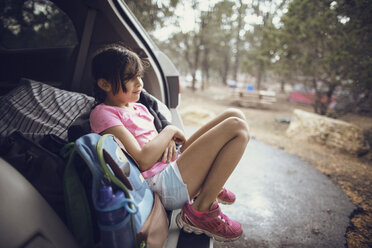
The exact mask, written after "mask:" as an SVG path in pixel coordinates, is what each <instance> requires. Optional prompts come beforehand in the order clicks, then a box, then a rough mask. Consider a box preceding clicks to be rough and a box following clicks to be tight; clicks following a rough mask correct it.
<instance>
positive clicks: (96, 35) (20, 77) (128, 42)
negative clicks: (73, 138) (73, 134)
mask: <svg viewBox="0 0 372 248" xmlns="http://www.w3.org/2000/svg"><path fill="white" fill-rule="evenodd" d="M0 4H1V8H0V9H1V10H0V11H1V12H2V13H1V17H0V28H1V31H0V32H1V35H0V64H1V66H0V116H1V121H0V125H1V129H0V143H1V142H4V140H5V138H6V137H7V136H8V135H10V134H11V133H12V132H13V131H20V132H24V133H26V134H28V135H29V137H30V138H31V139H33V138H34V140H37V139H36V138H35V137H38V136H37V135H38V134H39V135H43V134H46V133H51V134H56V135H57V136H59V137H61V138H62V139H66V138H67V136H66V135H67V128H68V126H69V125H70V124H71V123H72V122H73V121H74V120H75V119H76V118H77V117H78V116H79V115H81V114H83V113H85V112H86V111H88V110H89V109H90V107H91V106H92V104H93V98H92V97H91V96H92V88H93V78H92V76H91V69H90V62H91V58H92V55H93V54H94V52H95V51H96V50H97V49H98V48H99V47H101V46H103V45H105V44H110V43H114V42H120V43H121V44H124V45H125V46H127V47H128V48H130V49H132V50H133V51H135V52H137V53H138V54H139V55H140V57H141V58H143V59H145V60H147V62H148V63H149V65H150V66H149V67H148V68H147V70H146V73H145V74H144V76H143V81H144V88H145V90H146V91H147V92H149V93H150V94H151V95H152V96H154V97H155V99H156V100H157V101H158V102H159V104H160V106H161V109H162V110H163V111H164V115H165V116H166V117H167V118H168V119H169V121H170V122H171V123H172V124H174V125H176V126H178V127H180V128H182V121H181V119H180V116H179V114H178V112H177V106H178V103H179V97H180V91H179V87H180V86H179V74H178V71H177V69H176V68H175V66H174V65H173V63H172V62H171V60H170V59H169V58H168V57H167V56H166V55H165V54H164V53H162V52H161V51H160V50H159V49H158V48H157V46H156V45H155V44H154V43H153V42H152V41H151V39H150V38H149V36H148V34H147V33H146V31H145V30H144V29H143V28H142V26H141V25H140V24H139V22H138V20H137V19H136V17H135V16H134V15H133V14H132V13H131V12H130V10H129V8H128V7H127V6H126V4H125V1H123V0H12V1H10V0H0ZM25 92H31V93H32V94H31V95H30V94H26V93H25ZM45 92H49V95H53V98H49V97H46V98H48V100H45V99H44V100H43V99H42V97H43V96H44V97H45V94H44V95H43V93H45ZM50 92H51V93H50ZM60 95H63V96H64V97H60ZM61 98H63V99H64V100H63V102H60V99H61ZM35 99H36V100H35ZM40 99H41V100H40ZM76 99H80V100H79V101H81V102H83V103H84V104H82V103H80V104H78V106H74V108H73V107H67V106H69V105H73V103H71V101H76ZM36 105H43V107H42V109H43V111H45V115H44V114H40V115H37V116H36V117H35V115H33V114H31V112H30V111H29V109H30V106H36ZM35 108H36V107H35ZM53 108H55V109H58V110H60V113H59V112H58V113H59V114H57V111H53V112H50V113H49V112H48V111H49V110H50V109H53ZM25 110H27V111H28V112H27V111H25ZM42 113H44V112H42ZM19 116H22V118H20V117H19ZM25 116H26V117H25ZM55 116H58V118H60V119H57V120H55V122H56V123H57V124H56V126H58V128H59V129H58V128H57V129H56V128H49V126H48V122H49V121H51V119H53V118H54V117H55ZM52 117H53V118H52ZM27 118H29V119H30V120H29V122H26V121H25V119H27ZM68 118H69V119H68ZM30 123H31V124H30ZM37 141H38V140H37ZM0 196H1V199H2V203H1V207H0V218H1V220H2V221H1V225H0V247H79V246H78V245H77V243H76V240H75V238H74V237H73V235H72V234H71V232H70V230H68V228H67V227H66V225H65V224H64V222H63V221H62V220H61V219H60V218H59V217H58V215H57V214H56V213H55V211H54V210H53V209H52V208H51V207H50V206H49V204H48V203H47V202H46V201H45V199H43V197H42V196H41V195H40V194H39V193H38V192H37V190H36V189H35V188H34V187H33V186H32V185H31V184H30V183H29V182H28V181H27V180H26V179H25V178H24V177H23V176H22V175H21V174H20V173H19V172H17V170H16V169H14V168H13V166H12V165H11V164H10V163H9V162H7V161H5V160H4V159H3V158H1V156H0ZM170 228H174V230H173V231H170V232H169V233H170V235H171V234H174V233H175V234H176V235H173V236H175V238H169V240H168V241H167V243H166V245H165V247H190V245H193V246H195V247H211V246H212V244H213V242H212V241H211V240H210V239H209V238H207V237H206V236H204V235H192V234H186V233H184V234H182V233H183V232H180V231H179V230H176V229H177V228H176V227H175V226H173V225H171V227H170ZM170 230H171V229H170Z"/></svg>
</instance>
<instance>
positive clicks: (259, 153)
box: [185, 127, 355, 248]
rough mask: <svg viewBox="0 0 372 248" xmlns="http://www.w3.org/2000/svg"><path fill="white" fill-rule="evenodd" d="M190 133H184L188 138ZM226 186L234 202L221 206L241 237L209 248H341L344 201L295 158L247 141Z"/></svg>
mask: <svg viewBox="0 0 372 248" xmlns="http://www.w3.org/2000/svg"><path fill="white" fill-rule="evenodd" d="M195 130H196V128H195V127H185V133H186V134H188V135H189V134H190V133H193V132H194V131H195ZM226 186H227V187H228V188H229V189H231V190H232V191H233V192H235V193H236V195H237V201H236V203H234V204H233V205H230V206H222V209H223V211H224V213H225V214H227V215H228V216H229V217H230V218H232V219H236V220H238V221H240V222H241V223H242V226H243V229H244V236H243V237H241V238H240V239H239V240H238V241H235V242H232V243H218V242H214V247H255V248H260V247H265V248H266V247H269V248H272V247H273V248H277V247H278V248H279V247H296V248H297V247H317V248H320V247H335V248H340V247H345V244H346V240H345V236H344V235H345V232H346V229H347V227H348V224H349V216H350V214H351V213H352V212H353V210H354V209H355V206H354V205H353V204H352V203H351V202H350V200H349V198H348V197H347V196H346V195H345V193H344V192H342V191H341V190H340V189H339V188H338V187H337V186H335V185H334V184H333V183H332V182H331V181H330V180H329V179H328V178H327V177H326V176H324V175H323V174H321V173H320V172H319V171H317V170H316V169H315V168H314V167H312V166H311V165H309V164H307V163H306V162H304V161H302V160H301V159H300V158H299V157H297V156H295V155H292V154H289V153H287V152H285V151H282V150H279V149H276V148H273V147H270V146H268V145H265V144H263V143H261V142H259V141H257V140H254V139H251V141H250V142H249V144H248V146H247V150H246V152H245V153H244V155H243V158H242V160H241V162H240V163H239V165H238V167H237V169H236V170H235V171H234V173H233V174H232V176H231V177H230V179H229V180H228V182H227V184H226Z"/></svg>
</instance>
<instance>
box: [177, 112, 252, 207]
mask: <svg viewBox="0 0 372 248" xmlns="http://www.w3.org/2000/svg"><path fill="white" fill-rule="evenodd" d="M216 122H217V124H215V125H214V126H213V125H211V127H210V128H209V129H208V128H206V131H205V132H204V133H202V131H201V133H200V136H198V138H196V139H195V140H194V141H193V142H192V143H191V144H190V145H189V147H187V149H186V150H185V151H184V152H183V153H182V154H181V156H180V157H179V158H178V159H177V165H178V167H179V170H180V172H181V175H182V178H183V180H184V183H185V184H186V185H187V187H188V191H189V195H190V197H191V198H193V197H194V196H195V194H197V193H199V192H200V194H199V196H198V198H197V199H196V200H195V201H194V203H193V207H194V208H195V209H197V210H200V211H205V210H208V209H209V207H210V206H211V204H212V203H213V202H214V201H215V199H216V197H217V195H218V193H219V192H220V190H221V188H222V187H223V185H224V184H225V182H226V181H227V179H228V177H229V176H230V174H231V173H232V171H233V170H234V168H235V167H236V165H237V164H238V162H239V161H240V158H241V156H242V155H243V153H244V150H245V147H246V145H247V143H248V141H249V132H248V126H247V123H246V122H245V120H243V119H242V118H239V117H235V116H234V117H228V118H226V119H224V120H222V121H220V122H218V121H216ZM212 124H213V123H212Z"/></svg>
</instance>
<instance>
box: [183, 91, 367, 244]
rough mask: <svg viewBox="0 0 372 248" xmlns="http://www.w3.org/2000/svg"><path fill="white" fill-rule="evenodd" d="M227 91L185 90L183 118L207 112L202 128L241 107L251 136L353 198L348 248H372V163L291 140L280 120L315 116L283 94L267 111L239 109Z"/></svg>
mask: <svg viewBox="0 0 372 248" xmlns="http://www.w3.org/2000/svg"><path fill="white" fill-rule="evenodd" d="M227 91H228V89H226V88H222V87H213V88H212V87H210V88H208V89H207V90H205V91H204V92H201V91H197V92H192V91H191V90H190V89H183V90H182V100H181V105H180V111H181V114H182V112H184V111H186V110H190V108H191V109H192V108H194V109H195V110H201V112H202V111H205V114H204V116H201V118H200V119H201V122H200V123H199V124H202V122H203V120H204V121H206V119H207V117H208V114H209V115H213V114H218V113H219V112H221V111H222V110H224V109H226V108H227V107H237V108H239V109H240V110H242V111H243V112H244V113H245V115H246V117H247V120H248V124H249V126H250V132H251V136H253V137H254V138H256V139H257V140H260V141H262V142H264V143H266V144H268V145H272V146H274V147H278V148H280V149H283V150H285V151H287V152H289V153H293V154H296V155H298V156H300V157H301V158H302V159H303V160H304V161H306V162H308V163H309V164H311V165H313V166H314V167H316V168H317V169H318V170H319V171H321V172H322V173H323V174H325V175H326V176H328V177H329V178H330V179H331V180H332V181H333V182H334V183H335V184H336V185H338V186H339V187H340V188H341V189H342V190H343V191H344V192H345V193H346V194H347V195H348V196H349V197H350V199H351V201H352V202H353V203H354V204H356V205H357V206H358V209H357V210H356V211H355V212H354V213H353V215H352V216H351V219H350V220H351V221H350V226H349V228H348V230H347V233H346V234H345V235H346V238H347V244H348V247H349V248H361V247H363V248H364V247H366V248H367V247H372V182H371V179H372V161H371V160H367V159H360V158H355V157H352V156H350V155H347V154H343V153H340V152H338V151H336V150H331V149H329V148H327V147H324V146H321V145H317V144H309V143H306V142H305V143H304V142H302V143H299V142H295V141H293V140H291V139H290V138H288V137H287V136H286V134H285V131H286V129H287V128H288V125H289V124H288V123H286V122H280V121H278V120H277V118H280V119H284V120H285V119H286V118H290V117H291V115H292V112H293V110H294V109H295V108H299V109H303V110H305V111H309V112H313V111H312V108H311V107H309V106H299V105H295V104H292V103H289V102H288V101H287V98H286V96H285V95H284V94H283V95H279V96H277V100H278V101H277V103H275V104H273V105H270V107H267V108H265V109H259V108H247V107H239V106H237V105H234V104H233V103H232V102H231V101H229V100H228V98H226V95H227ZM196 112H197V111H196ZM202 114H203V113H202ZM184 117H185V116H183V120H184V123H185V124H186V125H189V124H194V125H195V124H196V123H188V122H189V120H187V118H184ZM203 117H205V118H203ZM194 119H195V118H194ZM342 119H343V120H346V121H349V122H352V123H354V124H357V125H359V126H360V127H362V128H371V127H372V118H368V117H360V116H355V115H348V116H345V117H343V118H342Z"/></svg>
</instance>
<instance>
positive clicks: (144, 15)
mask: <svg viewBox="0 0 372 248" xmlns="http://www.w3.org/2000/svg"><path fill="white" fill-rule="evenodd" d="M125 2H126V4H127V5H128V7H129V8H130V9H131V10H132V12H133V14H134V15H135V16H136V17H137V19H138V20H139V21H140V22H141V24H142V26H143V27H144V28H145V29H146V30H147V31H149V32H151V31H153V30H155V29H156V28H159V27H162V26H163V25H164V22H165V21H166V20H167V18H169V17H172V16H173V15H174V10H175V8H176V7H177V5H178V3H179V0H170V1H168V3H167V4H164V3H161V2H160V3H159V1H154V0H141V1H138V0H125Z"/></svg>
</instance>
